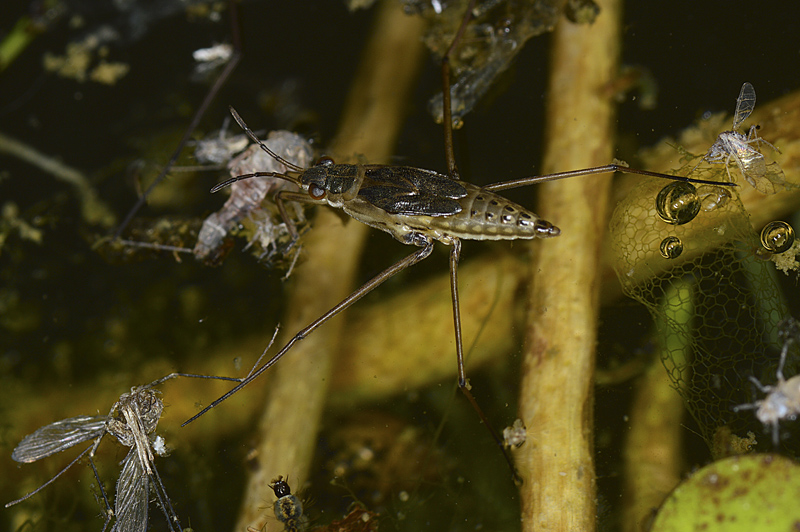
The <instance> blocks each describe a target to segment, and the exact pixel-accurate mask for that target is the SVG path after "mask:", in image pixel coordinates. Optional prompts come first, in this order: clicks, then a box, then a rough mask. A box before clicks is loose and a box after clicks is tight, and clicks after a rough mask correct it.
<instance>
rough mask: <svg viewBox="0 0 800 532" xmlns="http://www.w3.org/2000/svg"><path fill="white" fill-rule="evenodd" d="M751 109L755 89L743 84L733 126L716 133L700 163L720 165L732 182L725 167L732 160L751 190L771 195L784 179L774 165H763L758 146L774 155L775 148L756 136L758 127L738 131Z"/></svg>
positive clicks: (753, 105) (737, 101) (778, 167)
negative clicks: (722, 165)
mask: <svg viewBox="0 0 800 532" xmlns="http://www.w3.org/2000/svg"><path fill="white" fill-rule="evenodd" d="M755 106H756V90H755V89H754V88H753V85H751V84H750V83H748V82H745V83H744V84H743V85H742V89H741V90H740V91H739V97H738V98H737V99H736V111H735V112H734V113H733V127H732V128H731V129H730V131H723V132H722V133H720V134H719V136H718V137H717V140H716V141H715V142H714V144H712V145H711V147H710V148H709V149H708V152H706V154H705V155H704V156H703V160H704V161H706V162H709V163H712V164H724V165H725V169H726V170H727V172H728V179H731V180H732V177H731V170H730V166H729V164H730V162H731V159H733V162H735V163H736V166H738V167H739V171H740V172H741V173H742V177H744V179H745V180H746V181H747V182H748V183H750V185H752V186H753V188H755V189H756V190H758V191H759V192H761V193H763V194H775V193H776V192H778V191H779V190H781V188H783V186H784V184H785V183H786V177H785V176H784V174H783V170H781V168H780V166H778V163H776V162H772V163H770V164H767V163H766V161H765V160H764V155H763V154H762V153H761V151H759V149H758V145H759V144H765V145H767V146H769V147H770V148H772V149H773V150H775V151H776V152H779V150H778V148H776V147H775V146H773V145H772V144H771V143H769V142H767V141H766V140H764V139H762V138H761V137H759V136H758V126H755V125H753V126H750V130H749V131H748V132H747V135H745V134H744V133H741V132H740V131H739V128H740V127H741V126H742V123H743V122H744V121H745V120H747V118H748V117H749V116H750V113H752V112H753V109H755ZM701 162H702V161H701ZM698 164H699V163H698ZM695 168H697V166H695Z"/></svg>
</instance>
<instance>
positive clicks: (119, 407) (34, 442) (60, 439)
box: [5, 373, 241, 532]
mask: <svg viewBox="0 0 800 532" xmlns="http://www.w3.org/2000/svg"><path fill="white" fill-rule="evenodd" d="M176 377H192V378H199V379H218V380H228V381H239V380H241V379H236V378H231V377H212V376H207V375H193V374H188V373H171V374H169V375H167V376H166V377H162V378H160V379H158V380H156V381H153V382H151V383H150V384H146V385H144V386H136V387H134V388H131V391H130V392H127V393H123V394H122V395H121V396H120V397H119V400H118V401H117V402H116V403H114V406H112V407H111V410H110V411H109V413H108V415H105V416H103V415H97V416H77V417H72V418H68V419H62V420H61V421H56V422H55V423H51V424H49V425H45V426H44V427H41V428H39V429H37V430H36V431H34V432H33V433H32V434H29V435H27V436H25V437H24V438H23V439H22V441H21V442H20V443H19V445H17V447H16V448H15V449H14V451H13V452H12V453H11V458H13V459H14V460H16V461H17V462H20V463H31V462H36V461H38V460H41V459H42V458H46V457H48V456H51V455H54V454H57V453H60V452H62V451H65V450H66V449H69V448H70V447H73V446H75V445H78V444H80V443H83V442H86V441H89V440H94V442H93V443H92V444H91V445H90V446H89V447H87V448H86V449H84V450H83V451H82V452H81V453H80V454H79V455H78V456H77V457H76V458H75V459H74V460H72V461H71V462H70V463H69V464H67V466H66V467H65V468H63V469H62V470H61V471H59V472H58V473H56V475H55V476H53V477H52V478H51V479H50V480H48V481H47V482H45V483H44V484H42V485H41V486H39V487H38V488H36V489H35V490H33V491H32V492H30V493H28V494H27V495H25V496H23V497H20V498H19V499H16V500H14V501H11V502H9V503H7V504H6V505H5V507H6V508H8V507H10V506H13V505H15V504H17V503H20V502H22V501H24V500H26V499H28V498H30V497H32V496H34V495H36V494H37V493H39V491H41V490H42V489H44V488H46V487H47V486H49V485H50V484H51V483H52V482H54V481H55V480H56V479H57V478H58V477H60V476H61V475H62V474H64V473H65V472H66V471H67V470H68V469H69V468H70V467H72V466H73V465H75V463H76V462H78V461H79V460H80V459H81V458H83V457H84V456H86V455H87V454H88V456H89V465H90V466H91V467H92V471H93V472H94V476H95V479H96V480H97V485H98V486H99V488H100V493H101V496H102V498H103V502H104V503H105V506H106V520H105V524H104V525H103V530H105V529H106V528H107V527H108V524H109V522H110V521H111V519H112V518H116V521H115V523H114V526H113V527H112V529H111V530H112V532H133V531H144V530H146V529H147V523H148V511H149V506H150V496H151V493H155V497H156V501H157V502H158V505H159V507H160V508H161V511H162V512H163V513H164V517H166V519H167V526H168V527H169V530H170V531H171V532H180V531H181V525H180V522H179V520H178V516H177V514H176V513H175V510H174V508H173V507H172V502H171V501H170V499H169V497H168V496H167V492H166V490H165V488H164V484H163V482H162V481H161V477H160V476H159V474H158V470H157V469H156V467H155V463H154V456H153V454H154V453H155V454H158V455H159V456H165V455H166V454H167V449H166V446H165V444H164V440H163V438H161V437H160V436H154V434H153V433H154V432H155V430H156V425H158V421H159V419H160V418H161V412H162V410H163V409H164V403H163V402H162V401H161V399H160V397H159V394H160V392H159V391H158V390H155V389H154V387H155V386H158V385H159V384H161V383H163V382H165V381H168V380H170V379H174V378H176ZM106 434H110V435H112V436H114V437H115V438H116V439H117V440H118V441H119V442H120V443H121V444H122V445H124V446H126V447H130V451H128V454H127V456H125V458H124V459H123V460H122V472H121V473H120V475H119V480H118V481H117V490H116V496H115V499H114V508H113V509H112V508H111V504H110V503H109V499H108V496H107V495H106V492H105V490H104V489H103V484H102V481H101V480H100V475H99V474H98V472H97V467H95V464H94V455H95V453H96V451H97V448H98V446H99V445H100V442H101V440H102V439H103V437H104V436H105V435H106Z"/></svg>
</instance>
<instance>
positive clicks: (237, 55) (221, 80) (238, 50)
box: [114, 0, 242, 239]
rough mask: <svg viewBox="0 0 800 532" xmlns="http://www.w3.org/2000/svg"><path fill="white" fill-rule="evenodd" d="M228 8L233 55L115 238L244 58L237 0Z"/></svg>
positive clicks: (179, 150) (162, 174) (142, 203)
mask: <svg viewBox="0 0 800 532" xmlns="http://www.w3.org/2000/svg"><path fill="white" fill-rule="evenodd" d="M228 9H229V10H230V17H231V31H232V36H231V40H232V41H233V55H231V58H230V60H229V61H228V64H227V65H225V68H224V69H223V70H222V72H221V73H220V75H219V77H218V78H217V80H216V81H215V82H214V85H212V86H211V89H210V90H209V91H208V94H206V97H205V99H203V102H202V103H201V104H200V107H198V108H197V111H196V112H195V113H194V116H193V117H192V121H191V123H190V124H189V127H188V128H187V129H186V132H185V133H184V134H183V138H181V141H180V142H179V143H178V147H177V148H175V152H174V153H173V154H172V156H171V157H170V158H169V161H167V164H166V165H165V166H164V168H163V169H162V170H161V172H159V174H158V176H157V177H156V178H155V180H154V181H153V182H152V183H151V184H150V186H149V187H147V190H145V192H144V194H142V195H141V197H140V198H139V199H138V200H137V201H136V203H135V204H134V206H133V208H131V210H130V211H128V214H126V215H125V218H124V219H123V220H122V223H121V224H119V227H118V228H117V230H116V231H115V232H114V238H115V239H116V238H119V237H120V235H121V234H122V232H123V231H124V230H125V228H126V227H127V226H128V224H129V223H131V220H133V217H134V216H136V213H137V212H139V209H141V208H142V206H143V205H144V202H145V201H147V196H149V195H150V193H151V192H152V191H153V189H154V188H155V187H156V186H157V185H158V184H159V183H161V181H163V180H164V178H165V177H166V176H167V173H168V172H169V171H170V169H172V166H173V165H174V164H175V162H176V161H177V160H178V157H179V156H180V154H181V152H182V151H183V148H184V146H186V143H187V142H189V139H190V137H191V136H192V133H194V130H195V129H197V126H198V125H199V124H200V120H201V119H202V118H203V116H204V115H205V114H206V110H207V109H208V107H209V105H211V102H212V101H214V98H216V96H217V93H218V92H219V91H220V89H221V88H222V86H223V85H225V82H226V81H228V78H229V77H230V75H231V73H232V72H233V70H234V69H235V68H236V65H238V64H239V60H240V59H241V58H242V46H241V39H240V36H239V16H238V11H237V9H238V8H237V7H236V1H235V0H231V1H230V2H228Z"/></svg>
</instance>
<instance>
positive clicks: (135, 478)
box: [111, 448, 150, 532]
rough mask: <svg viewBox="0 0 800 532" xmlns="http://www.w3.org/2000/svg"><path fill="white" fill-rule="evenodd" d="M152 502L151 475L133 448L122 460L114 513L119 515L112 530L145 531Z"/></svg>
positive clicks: (123, 531) (113, 531)
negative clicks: (148, 474)
mask: <svg viewBox="0 0 800 532" xmlns="http://www.w3.org/2000/svg"><path fill="white" fill-rule="evenodd" d="M149 504H150V477H148V476H147V474H146V473H145V471H144V466H143V464H142V461H141V460H140V459H139V455H138V454H137V452H136V449H135V448H132V449H131V450H130V451H129V452H128V455H127V456H126V457H125V459H124V460H123V461H122V473H120V475H119V480H118V481H117V494H116V497H115V500H114V514H115V515H116V517H117V521H116V523H114V527H113V528H112V529H111V532H145V531H146V530H147V519H148V515H147V514H148V507H149Z"/></svg>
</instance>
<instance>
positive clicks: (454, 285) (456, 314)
mask: <svg viewBox="0 0 800 532" xmlns="http://www.w3.org/2000/svg"><path fill="white" fill-rule="evenodd" d="M460 258H461V240H458V239H456V240H454V242H453V247H452V248H451V250H450V294H451V296H452V301H453V325H454V326H455V331H456V360H457V362H458V389H459V390H461V393H463V394H464V396H465V397H466V398H467V400H468V401H469V404H470V405H472V408H473V409H474V410H475V412H476V413H477V414H478V417H479V418H480V419H481V421H482V422H483V424H484V425H485V426H486V428H487V429H489V433H490V434H491V435H492V438H493V439H494V441H495V443H496V444H497V446H498V447H499V448H500V451H501V452H502V453H503V458H505V459H506V462H507V463H508V467H509V468H510V469H511V475H512V476H513V477H514V482H515V483H517V484H521V483H522V478H521V477H520V476H519V473H517V468H516V467H514V462H513V460H512V459H511V456H510V455H509V454H508V450H507V449H506V447H505V445H504V444H503V439H502V438H500V435H499V434H498V433H497V431H495V430H494V428H493V427H492V425H491V423H489V419H488V418H487V417H486V414H485V413H484V412H483V409H482V408H481V407H480V406H479V405H478V401H476V400H475V396H473V395H472V392H471V391H470V385H469V382H468V381H467V373H466V370H465V369H464V343H463V341H462V337H461V310H460V306H459V302H458V261H459V259H460Z"/></svg>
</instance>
